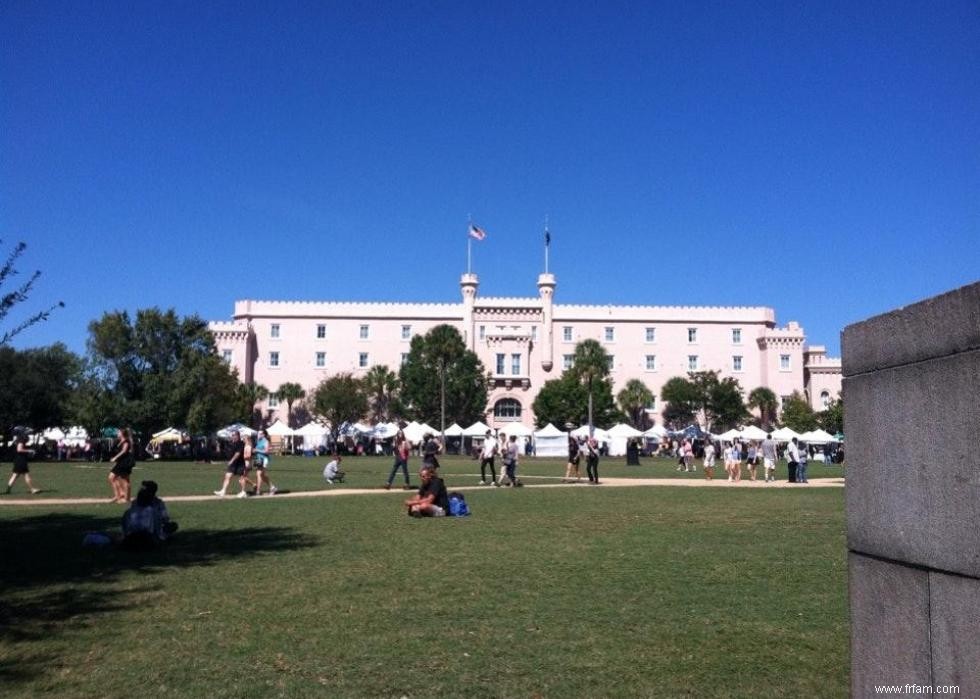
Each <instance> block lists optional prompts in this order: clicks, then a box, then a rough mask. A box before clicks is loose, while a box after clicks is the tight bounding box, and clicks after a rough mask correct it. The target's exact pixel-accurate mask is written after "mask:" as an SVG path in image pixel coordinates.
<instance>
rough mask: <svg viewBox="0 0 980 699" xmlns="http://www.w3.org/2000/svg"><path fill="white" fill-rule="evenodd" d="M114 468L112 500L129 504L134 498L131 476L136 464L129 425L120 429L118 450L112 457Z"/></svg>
mask: <svg viewBox="0 0 980 699" xmlns="http://www.w3.org/2000/svg"><path fill="white" fill-rule="evenodd" d="M110 461H111V462H112V470H110V471H109V485H110V487H111V488H112V500H111V502H121V503H126V504H128V503H129V501H130V500H132V485H131V484H130V482H129V477H130V476H131V475H132V473H133V466H135V465H136V455H135V454H134V452H133V435H132V433H131V432H130V431H129V428H128V427H123V428H122V429H120V430H119V445H118V451H117V452H116V453H115V455H114V456H113V457H112V458H111V459H110Z"/></svg>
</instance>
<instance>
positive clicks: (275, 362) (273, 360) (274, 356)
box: [269, 350, 282, 369]
mask: <svg viewBox="0 0 980 699" xmlns="http://www.w3.org/2000/svg"><path fill="white" fill-rule="evenodd" d="M279 359H280V357H279V352H278V351H275V350H273V351H272V352H269V368H270V369H278V368H279V367H281V366H282V362H281V361H279Z"/></svg>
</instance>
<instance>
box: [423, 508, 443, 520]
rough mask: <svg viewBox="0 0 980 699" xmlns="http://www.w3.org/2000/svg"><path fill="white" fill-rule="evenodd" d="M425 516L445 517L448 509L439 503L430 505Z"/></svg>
mask: <svg viewBox="0 0 980 699" xmlns="http://www.w3.org/2000/svg"><path fill="white" fill-rule="evenodd" d="M423 516H425V517H445V516H446V511H445V510H444V509H442V508H441V507H439V506H438V505H429V509H428V510H426V511H425V512H424V513H423Z"/></svg>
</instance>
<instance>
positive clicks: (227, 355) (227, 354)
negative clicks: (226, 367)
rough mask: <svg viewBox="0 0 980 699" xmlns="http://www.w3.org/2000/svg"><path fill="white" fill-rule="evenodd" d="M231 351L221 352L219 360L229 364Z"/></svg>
mask: <svg viewBox="0 0 980 699" xmlns="http://www.w3.org/2000/svg"><path fill="white" fill-rule="evenodd" d="M231 356H232V355H231V350H221V358H222V359H223V360H225V364H231Z"/></svg>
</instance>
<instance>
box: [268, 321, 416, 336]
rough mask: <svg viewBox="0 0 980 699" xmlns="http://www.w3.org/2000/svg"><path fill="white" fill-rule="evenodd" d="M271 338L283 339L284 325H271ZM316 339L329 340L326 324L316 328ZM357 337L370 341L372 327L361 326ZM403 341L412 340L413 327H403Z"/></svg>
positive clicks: (320, 324)
mask: <svg viewBox="0 0 980 699" xmlns="http://www.w3.org/2000/svg"><path fill="white" fill-rule="evenodd" d="M269 337H271V338H272V339H274V340H278V339H279V338H281V337H282V325H281V324H280V323H272V324H270V325H269ZM315 337H316V339H317V340H325V339H327V326H326V324H325V323H318V324H317V326H316V334H315ZM357 337H358V339H360V340H370V339H371V326H370V325H368V324H367V323H364V324H361V325H359V326H358V328H357ZM401 339H403V340H411V339H412V326H411V325H403V326H402V328H401Z"/></svg>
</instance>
